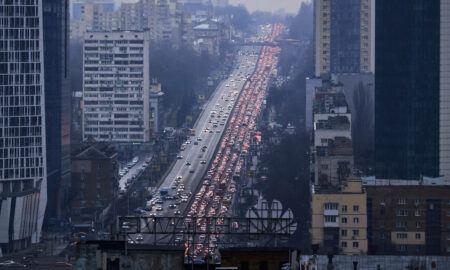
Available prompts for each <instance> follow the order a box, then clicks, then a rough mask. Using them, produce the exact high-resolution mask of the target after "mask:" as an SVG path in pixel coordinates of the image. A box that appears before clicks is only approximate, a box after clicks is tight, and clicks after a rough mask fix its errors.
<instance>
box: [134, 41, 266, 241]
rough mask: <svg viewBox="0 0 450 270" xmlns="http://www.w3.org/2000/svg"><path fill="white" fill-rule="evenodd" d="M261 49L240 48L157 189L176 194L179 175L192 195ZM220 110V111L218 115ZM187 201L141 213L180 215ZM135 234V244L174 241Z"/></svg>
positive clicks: (167, 204)
mask: <svg viewBox="0 0 450 270" xmlns="http://www.w3.org/2000/svg"><path fill="white" fill-rule="evenodd" d="M260 50H261V47H259V46H258V47H244V48H242V49H241V50H240V51H239V53H238V56H237V60H236V64H235V66H234V68H233V70H232V72H231V74H230V76H229V77H228V78H227V79H225V80H224V81H222V82H221V83H220V84H219V85H218V87H217V89H216V90H215V92H214V94H213V95H212V96H211V97H210V99H209V100H208V101H207V102H206V103H205V105H204V106H203V111H202V113H201V114H200V116H199V118H198V119H197V121H196V123H195V125H194V127H193V129H194V130H195V134H196V135H195V136H191V137H190V139H189V140H190V143H188V144H185V149H184V150H180V151H179V153H178V154H177V155H178V156H180V157H182V158H180V159H177V161H176V163H175V164H174V166H173V167H172V169H171V171H170V172H169V173H168V174H167V176H166V178H165V179H164V181H163V182H162V184H161V186H160V187H159V189H158V190H161V189H168V190H169V193H170V195H174V194H176V193H177V189H173V188H172V186H173V185H174V183H175V182H176V181H175V180H176V179H177V177H179V176H181V178H182V181H180V182H181V183H182V184H183V185H184V192H183V194H189V193H190V192H192V195H190V196H189V198H188V202H189V201H190V200H191V198H192V196H194V194H195V192H196V189H197V187H198V185H199V183H200V181H201V180H202V178H203V176H204V175H205V173H206V170H207V169H208V167H209V165H210V163H211V160H212V158H213V156H214V153H215V150H216V148H217V145H218V143H219V142H220V139H221V137H222V134H223V131H224V130H225V129H226V126H227V123H228V119H229V117H230V115H231V111H232V109H233V108H234V105H235V102H236V100H237V99H238V96H239V94H240V92H241V91H242V89H243V87H244V84H245V82H246V80H247V77H250V76H251V75H252V74H253V72H254V70H255V67H256V64H257V61H258V59H259V55H260ZM221 108H222V112H221ZM211 111H216V114H215V116H214V117H213V118H212V117H211ZM219 113H220V114H221V116H220V117H219ZM215 121H217V124H216V126H217V127H214V125H215V124H214V122H215ZM205 146H206V148H205V150H204V151H202V148H204V147H205ZM139 162H141V160H140V161H139ZM186 162H189V163H190V165H187V164H186ZM158 194H159V193H156V194H155V195H156V196H158ZM188 202H183V203H181V204H180V205H179V206H177V207H176V208H169V205H170V204H174V203H175V200H163V203H162V204H156V205H155V207H153V209H152V210H151V211H150V212H147V214H144V215H150V214H155V215H157V216H175V211H177V210H179V211H181V213H182V214H183V213H184V211H185V209H186V207H187V204H188ZM158 206H160V207H161V208H162V210H161V211H157V210H156V208H157V207H158ZM163 226H169V227H170V226H171V225H170V224H163ZM136 236H137V235H129V240H131V241H133V242H135V243H137V242H143V243H152V242H154V241H155V240H156V241H159V242H166V243H167V242H169V241H170V240H173V235H146V234H144V235H143V240H142V241H136Z"/></svg>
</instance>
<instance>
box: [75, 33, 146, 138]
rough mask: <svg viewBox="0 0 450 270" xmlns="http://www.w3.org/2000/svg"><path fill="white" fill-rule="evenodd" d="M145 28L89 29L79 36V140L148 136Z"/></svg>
mask: <svg viewBox="0 0 450 270" xmlns="http://www.w3.org/2000/svg"><path fill="white" fill-rule="evenodd" d="M149 43H150V39H149V35H148V32H137V31H115V32H90V33H86V34H85V39H84V65H83V77H84V83H83V140H88V139H93V140H96V141H111V142H125V143H130V142H148V141H149V140H150V126H149V123H150V104H149V103H150V98H149V94H150V80H149V76H150V74H149V73H150V72H149V69H150V56H149Z"/></svg>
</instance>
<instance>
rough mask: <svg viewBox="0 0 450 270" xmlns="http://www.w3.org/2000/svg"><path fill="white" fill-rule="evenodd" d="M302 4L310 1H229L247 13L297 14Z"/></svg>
mask: <svg viewBox="0 0 450 270" xmlns="http://www.w3.org/2000/svg"><path fill="white" fill-rule="evenodd" d="M115 1H116V3H120V2H137V0H115ZM302 2H311V0H230V4H232V5H238V4H243V5H244V6H245V7H247V9H248V11H250V12H253V11H255V10H264V11H271V12H273V11H277V10H278V9H280V8H283V9H284V10H285V12H286V13H297V12H298V9H299V7H300V4H301V3H302Z"/></svg>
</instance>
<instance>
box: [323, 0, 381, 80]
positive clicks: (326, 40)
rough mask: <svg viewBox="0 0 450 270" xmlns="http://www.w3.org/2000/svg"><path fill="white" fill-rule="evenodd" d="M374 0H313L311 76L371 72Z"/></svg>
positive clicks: (372, 64) (372, 61)
mask: <svg viewBox="0 0 450 270" xmlns="http://www.w3.org/2000/svg"><path fill="white" fill-rule="evenodd" d="M374 6H375V1H374V0H349V1H339V0H317V1H314V43H315V75H316V76H317V77H319V76H320V75H323V74H328V73H370V72H374V53H373V52H374V46H373V40H374V38H373V32H374V22H373V18H374V14H373V10H374Z"/></svg>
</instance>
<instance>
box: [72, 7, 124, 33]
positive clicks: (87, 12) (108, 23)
mask: <svg viewBox="0 0 450 270" xmlns="http://www.w3.org/2000/svg"><path fill="white" fill-rule="evenodd" d="M111 5H112V6H111ZM72 9H73V10H74V11H76V12H77V14H78V15H74V16H73V17H72V19H71V22H70V26H71V31H70V37H71V39H82V38H83V36H84V34H85V33H86V32H87V31H112V30H117V29H119V28H120V27H121V21H120V20H119V19H120V18H119V16H118V13H117V12H115V11H114V2H112V3H111V2H104V1H92V0H91V1H82V2H76V3H73V5H72ZM78 10H79V11H78Z"/></svg>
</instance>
